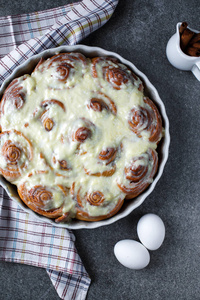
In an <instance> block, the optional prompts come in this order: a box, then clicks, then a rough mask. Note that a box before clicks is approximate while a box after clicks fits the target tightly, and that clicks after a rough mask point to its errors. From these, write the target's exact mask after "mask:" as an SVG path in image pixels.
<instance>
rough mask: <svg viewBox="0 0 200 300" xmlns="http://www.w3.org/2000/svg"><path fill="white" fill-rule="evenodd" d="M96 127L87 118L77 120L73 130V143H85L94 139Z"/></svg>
mask: <svg viewBox="0 0 200 300" xmlns="http://www.w3.org/2000/svg"><path fill="white" fill-rule="evenodd" d="M94 127H95V126H94V124H93V123H92V122H90V121H89V120H87V119H85V118H80V119H78V120H76V121H75V123H74V127H73V130H72V141H73V142H75V141H76V142H79V143H84V142H85V141H86V140H87V139H89V138H91V137H92V134H93V131H94Z"/></svg>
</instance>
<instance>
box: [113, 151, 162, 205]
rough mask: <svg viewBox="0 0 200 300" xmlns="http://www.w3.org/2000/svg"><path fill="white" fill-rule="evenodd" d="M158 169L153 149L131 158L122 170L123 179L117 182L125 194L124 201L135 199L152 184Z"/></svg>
mask: <svg viewBox="0 0 200 300" xmlns="http://www.w3.org/2000/svg"><path fill="white" fill-rule="evenodd" d="M157 168H158V155H157V152H156V151H155V150H153V149H148V151H147V152H146V153H143V154H141V155H139V156H136V157H133V159H132V160H131V162H130V164H129V165H128V166H126V167H125V168H124V175H123V176H124V177H123V178H122V180H121V182H119V181H118V182H117V185H118V187H119V188H120V190H122V192H124V193H125V194H126V199H131V198H135V197H137V196H138V195H139V194H141V193H142V192H143V191H144V190H145V189H146V188H147V187H148V186H149V184H150V183H151V182H152V180H153V177H154V175H155V173H156V171H157Z"/></svg>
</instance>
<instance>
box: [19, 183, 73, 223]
mask: <svg viewBox="0 0 200 300" xmlns="http://www.w3.org/2000/svg"><path fill="white" fill-rule="evenodd" d="M18 193H19V195H20V198H21V199H22V201H23V202H24V203H25V204H26V205H27V206H28V207H29V208H30V209H32V210H33V211H35V212H36V213H38V214H40V215H43V216H45V217H48V218H52V219H57V218H60V217H62V216H63V215H64V216H65V217H66V214H64V212H63V204H64V200H65V198H66V197H67V195H68V193H69V189H67V188H66V187H64V186H61V185H55V186H45V185H35V186H33V187H32V188H28V187H27V183H26V182H24V183H23V184H20V185H19V186H18ZM55 197H56V198H57V199H59V205H56V204H55V202H54V198H55ZM57 221H59V220H57ZM60 221H63V218H60Z"/></svg>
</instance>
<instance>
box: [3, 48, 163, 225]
mask: <svg viewBox="0 0 200 300" xmlns="http://www.w3.org/2000/svg"><path fill="white" fill-rule="evenodd" d="M0 113H1V119H0V126H1V133H0V173H1V174H2V175H3V176H4V178H5V179H6V180H8V181H9V182H11V183H12V184H14V185H16V187H17V190H18V193H19V196H20V198H21V199H22V201H23V202H24V203H25V204H26V205H27V206H28V207H29V208H30V209H32V210H33V211H35V212H36V213H38V214H40V215H43V216H46V217H47V218H52V219H54V220H55V222H69V221H70V220H71V219H72V218H76V219H79V220H84V221H99V220H103V219H106V218H109V217H111V216H113V215H115V214H116V213H117V212H118V211H119V210H120V209H121V207H122V206H123V203H124V201H130V200H129V199H132V198H135V197H137V196H138V195H139V194H141V193H142V192H143V191H144V190H145V189H146V188H147V187H148V186H149V185H150V184H151V182H152V181H153V178H154V176H155V174H156V172H157V168H158V164H159V158H158V154H157V146H158V143H159V142H160V140H161V138H162V133H163V127H162V119H161V115H160V113H159V110H158V108H157V107H156V105H155V103H154V102H153V101H152V100H151V99H149V97H147V96H145V95H144V88H143V84H142V81H141V80H140V79H139V78H138V77H137V76H136V75H135V74H134V73H133V72H132V71H131V70H130V69H129V68H128V67H126V66H125V65H124V64H122V63H120V62H119V61H118V60H117V59H115V58H111V57H95V58H92V59H90V58H86V57H85V56H84V55H83V54H81V53H59V54H56V55H54V56H52V57H50V58H48V59H41V60H40V62H39V63H38V64H37V66H36V67H35V69H34V70H33V72H32V73H31V74H25V75H23V76H21V77H19V78H16V79H14V80H13V81H12V82H11V83H10V84H9V86H8V87H7V89H6V90H5V92H4V95H3V97H2V99H1V104H0Z"/></svg>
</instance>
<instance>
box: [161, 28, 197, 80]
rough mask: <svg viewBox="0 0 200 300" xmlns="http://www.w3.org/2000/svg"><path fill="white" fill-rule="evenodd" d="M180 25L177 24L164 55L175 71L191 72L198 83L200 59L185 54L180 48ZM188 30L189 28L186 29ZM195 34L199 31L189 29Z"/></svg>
mask: <svg viewBox="0 0 200 300" xmlns="http://www.w3.org/2000/svg"><path fill="white" fill-rule="evenodd" d="M181 24H182V23H177V25H176V33H175V34H174V35H173V36H172V37H171V38H170V40H169V41H168V43H167V48H166V54H167V58H168V60H169V62H170V63H171V64H172V65H173V66H174V67H175V68H177V69H179V70H183V71H191V72H192V73H193V74H194V76H195V77H196V78H197V79H198V80H199V81H200V57H193V56H189V55H187V54H185V53H184V52H183V51H182V50H181V48H180V34H179V28H180V26H181ZM188 28H189V27H188ZM189 29H190V30H192V31H193V32H195V33H199V31H197V30H194V29H191V28H189Z"/></svg>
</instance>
